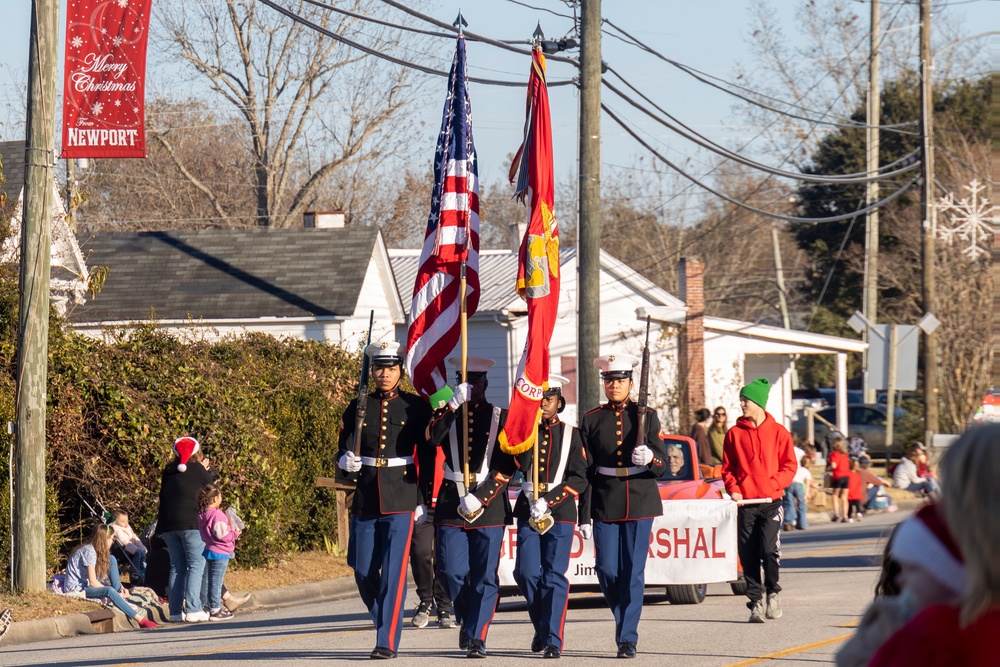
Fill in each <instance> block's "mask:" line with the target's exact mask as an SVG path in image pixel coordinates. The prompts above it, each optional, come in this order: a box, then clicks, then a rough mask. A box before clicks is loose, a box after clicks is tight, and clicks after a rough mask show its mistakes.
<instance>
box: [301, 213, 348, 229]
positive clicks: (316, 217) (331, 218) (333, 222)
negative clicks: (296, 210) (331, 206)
mask: <svg viewBox="0 0 1000 667" xmlns="http://www.w3.org/2000/svg"><path fill="white" fill-rule="evenodd" d="M302 222H303V226H304V227H305V228H306V229H336V228H340V227H343V226H344V222H345V216H344V212H343V211H306V212H305V213H303V214H302Z"/></svg>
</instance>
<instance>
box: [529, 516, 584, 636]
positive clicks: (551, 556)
mask: <svg viewBox="0 0 1000 667" xmlns="http://www.w3.org/2000/svg"><path fill="white" fill-rule="evenodd" d="M574 528H575V526H574V525H573V524H572V523H567V522H559V521H557V522H556V523H555V524H553V526H552V528H550V529H549V530H548V532H546V533H545V534H544V535H539V534H538V531H536V530H535V529H534V528H532V527H531V526H529V525H528V522H527V521H525V520H522V519H518V520H517V562H516V563H515V566H514V580H515V581H516V582H517V586H518V588H520V589H521V595H523V596H524V599H525V600H527V601H528V617H529V618H530V619H531V624H532V625H533V626H535V634H536V635H537V636H538V638H539V639H540V640H541V641H542V644H545V645H551V646H555V647H556V648H558V649H560V650H561V649H562V648H563V627H564V625H565V624H566V605H567V603H568V602H569V579H567V578H566V571H567V570H568V569H569V554H570V551H571V550H572V547H573V529H574Z"/></svg>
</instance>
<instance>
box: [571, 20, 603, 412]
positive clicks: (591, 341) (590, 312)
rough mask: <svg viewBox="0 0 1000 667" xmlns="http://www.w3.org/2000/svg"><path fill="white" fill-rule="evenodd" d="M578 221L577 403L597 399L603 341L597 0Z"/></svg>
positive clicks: (587, 61) (584, 406) (586, 52)
mask: <svg viewBox="0 0 1000 667" xmlns="http://www.w3.org/2000/svg"><path fill="white" fill-rule="evenodd" d="M580 5H581V11H580V224H579V231H578V239H577V249H576V252H577V282H578V283H579V290H580V294H579V304H578V306H579V308H578V316H577V332H578V335H577V364H576V366H577V368H576V373H577V376H576V377H577V406H578V410H579V414H581V415H582V414H583V413H584V412H586V411H587V410H589V409H591V408H592V407H594V406H596V405H597V404H598V403H599V402H600V397H601V393H600V378H599V377H598V373H597V369H596V368H594V364H593V361H594V359H595V358H597V357H598V356H599V355H600V347H601V312H600V309H601V0H581V3H580Z"/></svg>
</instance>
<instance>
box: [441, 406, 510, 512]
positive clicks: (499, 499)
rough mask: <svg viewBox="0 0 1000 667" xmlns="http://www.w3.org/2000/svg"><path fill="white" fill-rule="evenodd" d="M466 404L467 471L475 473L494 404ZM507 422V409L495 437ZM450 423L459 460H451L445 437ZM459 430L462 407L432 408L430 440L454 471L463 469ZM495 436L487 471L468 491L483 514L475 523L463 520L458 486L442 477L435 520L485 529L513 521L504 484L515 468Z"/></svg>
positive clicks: (501, 417) (481, 455) (483, 452)
mask: <svg viewBox="0 0 1000 667" xmlns="http://www.w3.org/2000/svg"><path fill="white" fill-rule="evenodd" d="M466 405H468V406H469V448H470V450H471V451H470V452H469V472H471V473H472V474H473V475H475V474H476V473H477V472H478V471H479V470H480V469H481V468H482V464H483V458H484V457H485V455H486V450H487V441H488V440H489V437H490V422H491V420H492V419H493V405H492V404H491V403H489V402H488V401H482V402H480V403H479V404H478V405H471V404H466ZM506 421H507V411H506V410H501V411H500V422H499V424H498V425H497V429H496V436H499V435H500V431H501V430H502V429H503V425H504V423H505V422H506ZM452 424H454V425H455V426H456V429H455V430H456V434H457V437H458V456H459V460H457V461H453V460H452V451H451V440H450V438H449V436H448V431H449V430H450V429H451V426H452ZM461 429H462V409H461V408H459V409H458V410H457V411H453V410H451V409H450V408H448V407H444V408H439V409H438V410H435V411H434V414H433V416H432V417H431V424H430V427H429V432H430V442H431V444H432V445H435V446H438V447H441V448H442V449H443V450H444V457H445V465H446V466H447V468H446V470H447V469H449V468H450V469H451V470H453V471H454V472H457V473H461V472H462V461H461V458H462V447H463V446H464V444H465V443H464V438H462V432H461ZM496 436H494V443H493V454H492V456H491V457H490V461H489V470H488V472H487V473H486V475H484V477H483V479H477V480H476V482H475V483H474V484H473V485H472V489H471V492H472V493H473V494H474V495H475V496H476V498H478V499H479V501H480V502H481V503H482V504H483V506H484V507H485V510H484V511H483V513H482V515H481V516H480V517H479V518H478V519H476V521H475V523H468V522H466V521H465V519H463V518H462V517H461V516H460V515H459V514H458V503H459V500H460V496H459V493H458V486H457V485H456V484H455V482H454V481H452V480H450V479H445V480H444V481H442V482H441V490H440V491H439V492H438V500H437V506H436V507H435V509H434V523H436V524H439V525H445V526H462V527H465V528H487V527H491V526H505V525H509V524H511V523H512V522H513V521H512V519H511V512H510V503H509V502H507V484H508V483H509V482H510V478H511V476H512V475H513V474H514V472H515V470H516V464H515V463H514V457H513V456H511V455H510V454H505V453H504V452H503V451H501V449H500V444H499V443H498V442H496Z"/></svg>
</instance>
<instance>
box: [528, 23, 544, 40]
mask: <svg viewBox="0 0 1000 667" xmlns="http://www.w3.org/2000/svg"><path fill="white" fill-rule="evenodd" d="M531 36H532V37H534V38H535V39H536V40H543V39H545V32H544V31H542V22H541V21H539V22H538V25H536V26H535V32H533V33H532V34H531Z"/></svg>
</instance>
